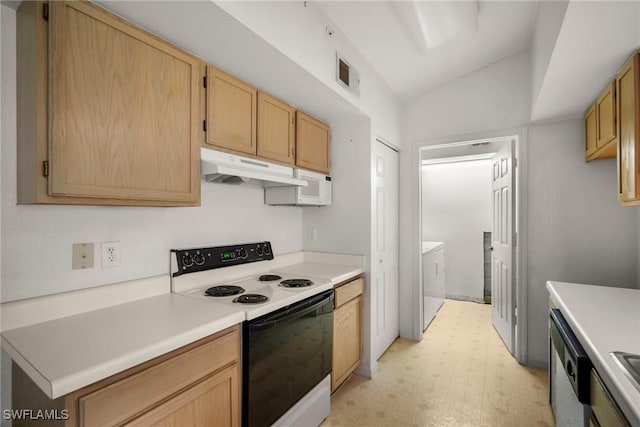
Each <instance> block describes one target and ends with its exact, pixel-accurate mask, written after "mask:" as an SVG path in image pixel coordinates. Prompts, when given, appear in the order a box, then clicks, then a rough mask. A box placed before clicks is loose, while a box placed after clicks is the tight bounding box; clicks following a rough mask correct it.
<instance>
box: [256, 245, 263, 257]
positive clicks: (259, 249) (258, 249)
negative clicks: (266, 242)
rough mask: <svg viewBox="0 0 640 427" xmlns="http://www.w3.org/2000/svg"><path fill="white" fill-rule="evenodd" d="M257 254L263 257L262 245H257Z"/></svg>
mask: <svg viewBox="0 0 640 427" xmlns="http://www.w3.org/2000/svg"><path fill="white" fill-rule="evenodd" d="M256 254H258V255H262V246H261V245H257V246H256Z"/></svg>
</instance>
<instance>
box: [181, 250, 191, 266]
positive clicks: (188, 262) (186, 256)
mask: <svg viewBox="0 0 640 427" xmlns="http://www.w3.org/2000/svg"><path fill="white" fill-rule="evenodd" d="M182 265H183V266H184V267H191V266H192V265H193V257H192V256H191V255H189V254H188V253H186V254H184V255H182Z"/></svg>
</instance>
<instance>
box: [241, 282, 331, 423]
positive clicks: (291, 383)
mask: <svg viewBox="0 0 640 427" xmlns="http://www.w3.org/2000/svg"><path fill="white" fill-rule="evenodd" d="M332 340H333V290H329V291H326V292H323V293H320V294H318V295H315V296H313V297H310V298H307V299H305V300H302V301H300V302H298V303H295V304H292V305H290V306H287V307H284V308H282V309H279V310H276V311H274V312H272V313H269V314H266V315H264V316H262V317H259V318H257V319H254V320H251V321H249V322H247V323H246V324H245V328H244V332H243V365H244V369H243V379H242V382H243V391H242V398H243V399H242V424H243V425H244V426H250V427H259V426H270V425H271V424H273V423H274V422H275V421H276V420H278V418H280V417H281V416H282V415H283V414H284V413H285V412H287V410H288V409H289V408H291V407H292V406H293V405H294V404H295V403H296V402H297V401H298V400H300V399H301V398H302V397H303V396H304V395H305V394H307V393H308V392H309V391H311V389H313V388H314V387H315V386H316V385H317V384H318V383H319V382H320V381H321V380H322V379H324V378H325V377H326V376H327V375H329V373H330V372H331V355H332Z"/></svg>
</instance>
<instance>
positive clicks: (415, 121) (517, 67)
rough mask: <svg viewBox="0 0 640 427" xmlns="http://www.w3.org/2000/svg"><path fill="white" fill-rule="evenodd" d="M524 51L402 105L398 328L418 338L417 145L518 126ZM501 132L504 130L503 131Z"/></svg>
mask: <svg viewBox="0 0 640 427" xmlns="http://www.w3.org/2000/svg"><path fill="white" fill-rule="evenodd" d="M530 68H531V67H530V58H529V53H528V51H523V52H519V53H516V54H514V55H511V56H509V57H507V58H505V59H503V60H501V61H498V62H495V63H493V64H490V65H488V66H487V67H484V68H482V69H480V70H477V71H475V72H473V73H470V74H467V75H465V76H463V77H460V78H459V79H456V80H454V81H451V82H449V83H447V84H445V85H443V86H441V87H438V88H436V89H433V90H431V91H428V92H426V93H424V94H421V95H420V96H418V97H416V98H415V99H412V100H410V101H408V102H406V103H405V104H404V105H403V110H402V111H403V114H402V116H403V119H404V121H403V138H404V140H405V141H404V144H405V145H404V146H405V150H403V151H401V152H400V170H401V174H400V307H402V309H401V310H400V333H401V335H402V336H404V337H409V338H418V336H416V332H417V331H419V330H420V325H419V324H418V322H415V319H414V313H413V311H412V310H411V307H412V306H413V303H414V301H416V300H417V299H419V297H418V295H417V294H415V289H417V284H418V283H420V277H419V274H418V265H417V263H418V262H419V256H418V254H419V253H420V247H419V242H417V241H416V238H415V236H416V235H417V230H418V229H419V222H420V218H419V217H418V210H419V206H418V202H417V200H418V199H419V196H420V195H419V189H418V182H419V179H420V176H419V170H420V152H419V147H420V146H424V145H428V144H435V143H442V142H444V141H448V142H456V141H469V140H473V139H478V138H479V137H482V136H484V135H486V134H487V133H492V134H493V135H492V136H498V135H497V134H499V133H500V132H499V130H501V129H512V128H517V127H521V126H524V125H525V124H526V123H527V122H528V120H529V115H530V111H531V72H530ZM503 136H504V135H503Z"/></svg>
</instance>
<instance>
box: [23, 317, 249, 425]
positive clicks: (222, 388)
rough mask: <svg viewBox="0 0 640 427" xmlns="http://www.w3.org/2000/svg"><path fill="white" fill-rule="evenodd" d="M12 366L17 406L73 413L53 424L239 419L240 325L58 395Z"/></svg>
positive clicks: (205, 422) (188, 422) (233, 421)
mask: <svg viewBox="0 0 640 427" xmlns="http://www.w3.org/2000/svg"><path fill="white" fill-rule="evenodd" d="M13 372H14V374H13V407H14V408H20V409H57V410H58V411H62V410H65V411H68V415H69V417H68V419H67V420H59V421H58V422H57V423H51V424H50V425H54V426H60V427H71V426H73V427H100V426H113V425H127V426H183V425H197V426H200V425H202V426H205V425H206V426H209V425H211V426H229V427H235V426H239V425H240V328H239V326H234V327H231V328H229V329H226V330H224V331H221V332H219V333H217V334H215V335H213V336H211V337H208V338H205V339H203V340H200V341H198V342H196V343H193V344H190V345H188V346H185V347H183V348H180V349H178V350H175V351H173V352H171V353H169V354H166V355H164V356H161V357H158V358H156V359H154V360H151V361H149V362H146V363H143V364H142V365H139V366H136V367H134V368H131V369H129V370H127V371H125V372H122V373H120V374H117V375H114V376H112V377H109V378H107V379H104V380H102V381H99V382H97V383H95V384H92V385H90V386H87V387H85V388H83V389H80V390H78V391H75V392H73V393H70V394H68V395H66V396H63V397H61V398H58V399H56V400H50V399H48V398H47V397H46V396H45V395H44V393H42V391H40V389H39V388H38V387H37V386H36V385H35V384H33V383H32V382H31V380H30V379H29V378H28V377H26V375H25V374H24V372H22V370H20V369H19V368H18V367H17V366H16V365H14V369H13ZM14 425H15V426H30V425H41V424H38V421H32V422H31V423H30V422H28V421H24V422H14Z"/></svg>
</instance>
